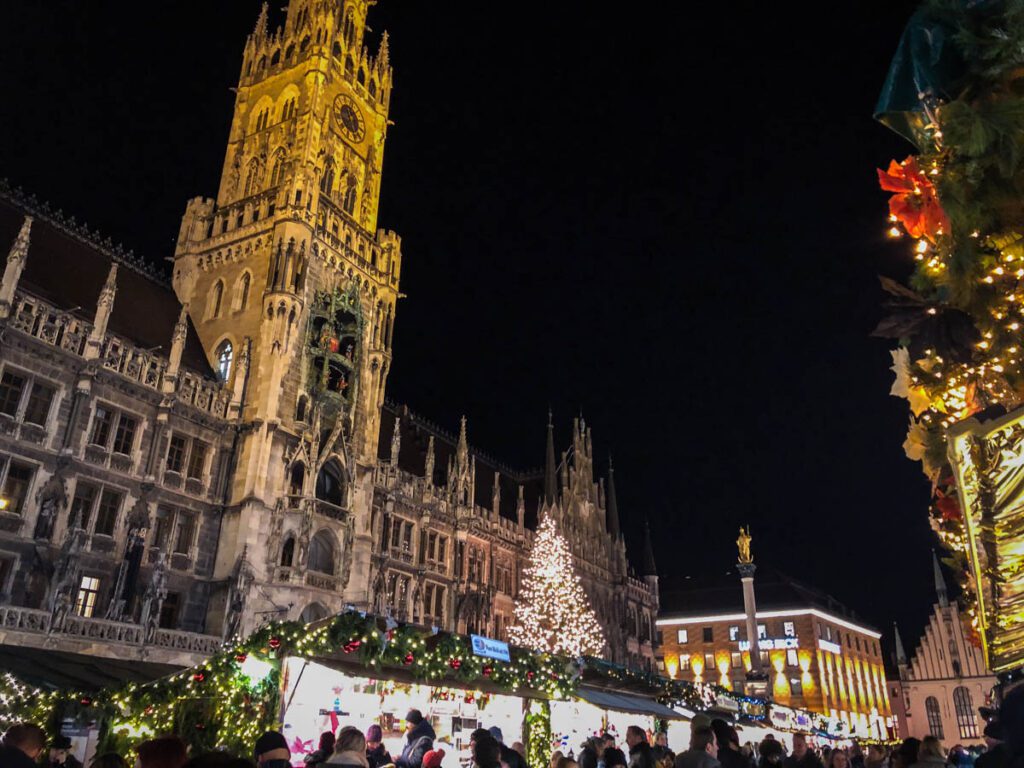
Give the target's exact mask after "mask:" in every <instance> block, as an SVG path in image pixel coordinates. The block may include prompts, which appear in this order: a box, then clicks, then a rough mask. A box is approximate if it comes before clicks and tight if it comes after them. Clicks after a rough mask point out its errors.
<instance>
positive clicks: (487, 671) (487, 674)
mask: <svg viewBox="0 0 1024 768" xmlns="http://www.w3.org/2000/svg"><path fill="white" fill-rule="evenodd" d="M480 671H481V672H483V673H484V677H490V676H491V673H492V672H493V671H494V667H492V666H491V665H490V664H488V665H487V666H485V667H484V668H483V669H482V670H480Z"/></svg>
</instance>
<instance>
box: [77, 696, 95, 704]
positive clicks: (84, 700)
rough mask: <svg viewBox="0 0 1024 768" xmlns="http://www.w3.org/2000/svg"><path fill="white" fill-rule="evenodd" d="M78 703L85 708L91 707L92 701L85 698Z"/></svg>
mask: <svg viewBox="0 0 1024 768" xmlns="http://www.w3.org/2000/svg"><path fill="white" fill-rule="evenodd" d="M78 703H79V704H81V705H82V706H83V707H91V706H92V699H90V698H89V697H88V696H83V697H82V698H81V700H80V701H79V702H78Z"/></svg>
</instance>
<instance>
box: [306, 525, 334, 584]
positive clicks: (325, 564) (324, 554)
mask: <svg viewBox="0 0 1024 768" xmlns="http://www.w3.org/2000/svg"><path fill="white" fill-rule="evenodd" d="M334 560H335V556H334V540H333V538H332V537H331V534H329V533H328V532H327V531H320V533H318V534H317V535H316V536H314V537H313V540H312V541H310V542H309V562H308V563H306V567H307V568H308V569H309V570H311V571H316V572H317V573H326V574H328V575H329V576H333V575H334Z"/></svg>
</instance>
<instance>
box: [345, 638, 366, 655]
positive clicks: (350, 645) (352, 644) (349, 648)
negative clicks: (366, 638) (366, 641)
mask: <svg viewBox="0 0 1024 768" xmlns="http://www.w3.org/2000/svg"><path fill="white" fill-rule="evenodd" d="M362 644H363V641H362V640H349V641H348V642H347V643H345V645H343V646H342V647H341V650H343V651H344V652H345V653H353V652H354V651H358V650H359V646H361V645H362Z"/></svg>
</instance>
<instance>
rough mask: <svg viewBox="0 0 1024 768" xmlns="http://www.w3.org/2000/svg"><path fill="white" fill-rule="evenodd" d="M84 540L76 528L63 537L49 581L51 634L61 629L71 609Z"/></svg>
mask: <svg viewBox="0 0 1024 768" xmlns="http://www.w3.org/2000/svg"><path fill="white" fill-rule="evenodd" d="M84 538H85V531H83V530H82V529H81V528H79V527H78V526H74V527H72V528H70V529H69V530H68V533H67V536H65V537H64V544H63V545H62V546H61V551H60V555H59V556H58V557H57V564H56V566H55V567H54V570H53V577H52V579H51V580H50V593H49V597H48V599H47V608H48V609H49V611H50V631H51V632H54V631H59V630H60V629H62V628H63V626H64V620H65V619H66V618H67V615H68V612H69V611H70V609H71V601H72V599H73V597H74V593H75V586H76V585H77V583H78V570H79V568H78V565H79V559H80V556H81V552H82V543H83V539H84Z"/></svg>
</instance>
